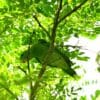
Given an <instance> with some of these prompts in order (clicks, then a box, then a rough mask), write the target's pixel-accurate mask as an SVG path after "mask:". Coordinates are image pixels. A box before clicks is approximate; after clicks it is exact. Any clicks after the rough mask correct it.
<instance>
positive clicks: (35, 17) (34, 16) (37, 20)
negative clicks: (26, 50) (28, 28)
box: [33, 15, 51, 39]
mask: <svg viewBox="0 0 100 100" xmlns="http://www.w3.org/2000/svg"><path fill="white" fill-rule="evenodd" d="M33 18H34V19H35V20H36V22H37V23H38V25H39V26H40V27H41V28H42V29H43V30H44V31H45V32H46V34H47V36H48V37H49V39H51V37H50V34H49V32H48V31H47V30H46V29H45V28H44V26H43V25H42V24H41V23H40V21H39V19H38V18H37V16H36V15H33Z"/></svg>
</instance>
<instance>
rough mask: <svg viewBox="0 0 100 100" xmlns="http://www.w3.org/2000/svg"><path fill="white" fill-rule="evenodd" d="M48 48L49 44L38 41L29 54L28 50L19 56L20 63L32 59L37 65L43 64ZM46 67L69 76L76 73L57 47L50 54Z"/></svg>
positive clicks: (41, 40)
mask: <svg viewBox="0 0 100 100" xmlns="http://www.w3.org/2000/svg"><path fill="white" fill-rule="evenodd" d="M49 46H50V43H49V42H46V41H45V40H43V39H39V40H38V41H37V42H36V43H34V45H32V46H31V47H30V53H29V52H28V50H26V51H24V52H23V53H22V54H21V56H20V59H21V61H22V62H26V61H27V59H29V60H30V59H32V58H36V59H37V61H39V63H43V60H44V57H45V56H46V55H47V53H48V49H49ZM29 54H30V55H29ZM28 56H29V57H28ZM47 65H48V66H51V67H56V68H61V69H62V70H63V71H64V72H66V73H67V74H69V75H70V76H74V75H76V72H75V71H74V70H73V69H72V68H71V66H72V62H71V61H70V59H69V58H68V57H67V56H66V55H65V54H64V53H62V52H61V51H60V50H59V49H58V48H57V47H55V48H54V50H53V52H52V54H51V55H50V57H49V59H48V63H47Z"/></svg>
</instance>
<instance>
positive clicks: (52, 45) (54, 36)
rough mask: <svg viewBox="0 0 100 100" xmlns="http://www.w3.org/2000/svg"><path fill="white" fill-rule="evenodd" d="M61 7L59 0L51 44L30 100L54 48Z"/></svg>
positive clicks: (33, 97)
mask: <svg viewBox="0 0 100 100" xmlns="http://www.w3.org/2000/svg"><path fill="white" fill-rule="evenodd" d="M61 8H62V0H60V2H59V6H58V10H57V12H56V15H55V19H54V24H53V28H52V34H51V44H50V47H49V50H48V53H47V55H46V56H45V57H44V60H43V63H42V68H41V70H40V72H39V75H38V79H37V81H36V83H35V85H34V87H33V89H32V93H33V94H32V96H31V99H30V100H34V99H35V96H36V93H37V89H38V87H39V83H40V81H41V78H42V76H43V74H44V72H45V71H46V66H47V63H48V60H49V58H50V55H51V54H52V52H53V49H54V42H55V38H56V29H57V26H58V18H59V14H60V10H61Z"/></svg>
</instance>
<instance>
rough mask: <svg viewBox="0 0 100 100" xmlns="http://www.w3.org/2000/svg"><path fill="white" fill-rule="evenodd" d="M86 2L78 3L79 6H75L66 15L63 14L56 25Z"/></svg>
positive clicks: (85, 0)
mask: <svg viewBox="0 0 100 100" xmlns="http://www.w3.org/2000/svg"><path fill="white" fill-rule="evenodd" d="M87 1H88V0H84V1H83V2H82V3H80V4H79V5H77V6H75V7H74V8H73V9H72V10H71V11H70V12H68V13H67V14H65V16H63V17H62V18H61V19H59V21H58V23H60V22H61V21H63V20H64V19H65V18H66V17H68V16H70V15H71V14H72V13H74V12H76V11H77V10H78V9H79V8H81V7H82V6H83V5H84V4H85V3H86V2H87Z"/></svg>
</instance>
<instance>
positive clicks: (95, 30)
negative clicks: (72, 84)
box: [0, 0, 99, 100]
mask: <svg viewBox="0 0 100 100" xmlns="http://www.w3.org/2000/svg"><path fill="white" fill-rule="evenodd" d="M0 2H1V3H0V16H1V17H0V25H1V27H0V40H1V41H0V48H1V49H0V55H1V56H0V66H1V67H0V87H1V89H0V91H1V92H0V93H1V96H0V99H5V97H7V98H6V99H7V100H12V99H17V100H18V99H20V98H24V97H23V94H24V93H27V94H29V95H30V100H34V99H35V98H36V99H37V100H39V99H40V98H42V100H45V99H46V100H49V99H50V100H54V99H57V98H58V99H64V98H65V96H66V95H65V93H64V95H62V93H63V92H65V90H64V87H67V85H68V81H69V80H70V81H71V80H74V79H73V78H72V77H70V76H69V75H68V74H65V73H64V72H63V71H62V70H60V69H57V68H50V67H47V65H48V59H49V57H50V55H52V53H53V50H54V48H55V46H56V47H57V48H58V49H59V50H61V51H62V52H63V53H64V55H67V56H68V59H70V60H71V61H72V60H73V59H78V60H83V61H87V59H88V57H85V56H84V53H83V52H81V51H80V48H81V47H79V46H73V45H66V46H65V45H64V42H65V41H67V40H68V39H69V38H70V37H71V36H74V37H76V38H78V37H79V36H86V37H88V38H91V39H94V38H96V36H97V35H98V34H99V25H98V20H99V0H16V1H13V0H0ZM39 39H43V40H45V41H48V42H49V43H50V45H49V48H48V50H46V51H47V54H46V55H45V57H44V60H43V62H42V63H38V61H37V60H36V59H32V60H29V59H27V61H26V62H27V63H25V64H23V63H21V61H20V55H21V54H22V53H23V52H24V51H25V50H28V51H29V53H30V49H31V46H32V45H33V44H34V43H35V42H36V41H37V40H39ZM70 48H72V51H71V50H70ZM73 63H74V64H73V66H72V67H74V68H73V69H74V70H75V67H77V65H76V63H75V62H73ZM58 90H59V91H60V92H58V94H56V97H54V96H53V94H52V91H54V92H57V91H58ZM44 95H45V96H44Z"/></svg>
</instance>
